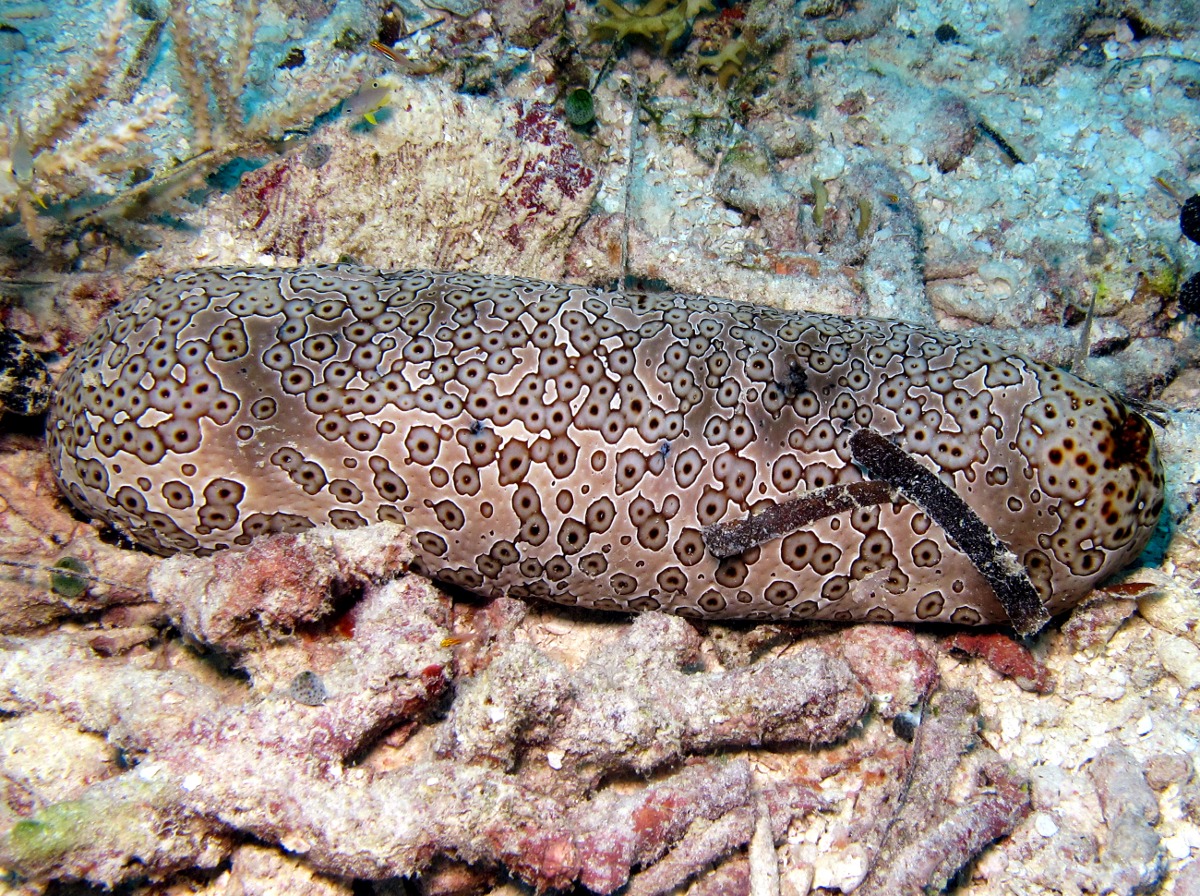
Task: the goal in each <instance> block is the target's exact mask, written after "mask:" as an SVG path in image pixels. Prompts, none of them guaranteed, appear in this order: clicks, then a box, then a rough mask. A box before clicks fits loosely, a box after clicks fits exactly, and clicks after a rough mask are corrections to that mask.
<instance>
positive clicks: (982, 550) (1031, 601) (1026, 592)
mask: <svg viewBox="0 0 1200 896" xmlns="http://www.w3.org/2000/svg"><path fill="white" fill-rule="evenodd" d="M850 453H851V457H853V459H854V462H855V463H856V464H858V465H859V466H861V467H862V468H863V469H864V470H866V471H867V475H869V476H871V477H872V478H873V479H876V480H881V481H883V482H886V483H887V484H888V485H890V486H892V487H894V488H895V489H896V490H897V491H899V492H900V493H901V494H902V495H904V497H906V498H908V499H909V500H910V501H912V502H913V503H914V504H916V505H917V506H918V507H920V508H921V509H922V510H923V511H925V513H927V514H929V516H930V517H931V518H932V519H933V521H934V522H935V523H937V524H938V525H939V526H941V527H942V529H943V530H944V531H945V533H946V534H947V535H948V536H949V537H950V540H951V541H953V542H954V543H955V544H956V545H958V547H959V549H960V550H961V551H962V552H963V553H964V554H966V555H967V556H968V557H969V558H971V562H972V563H973V564H975V568H976V569H977V570H979V574H980V575H982V576H983V577H984V578H985V579H987V580H988V582H989V583H990V584H991V586H992V590H993V591H995V592H996V597H997V598H998V599H999V600H1000V604H1001V606H1003V607H1004V612H1006V613H1007V614H1008V619H1009V621H1010V622H1011V623H1012V626H1013V628H1014V629H1016V631H1017V633H1018V634H1021V635H1032V634H1035V633H1036V632H1038V631H1039V630H1040V629H1041V627H1042V626H1043V625H1045V624H1046V623H1047V622H1048V621H1049V619H1050V614H1049V613H1047V612H1046V608H1045V607H1044V606H1042V601H1041V599H1040V598H1039V597H1038V593H1037V589H1035V588H1034V587H1033V582H1032V581H1030V578H1029V572H1028V571H1027V570H1026V569H1025V567H1024V566H1022V565H1021V561H1020V560H1018V559H1017V555H1016V554H1014V553H1013V552H1012V550H1011V549H1009V547H1008V545H1006V544H1005V543H1004V541H1003V540H1002V539H1001V538H1000V536H999V535H997V534H996V533H995V532H994V531H992V530H991V529H990V528H988V526H987V524H986V523H984V521H983V520H981V519H980V518H979V515H978V514H976V513H975V511H974V510H972V509H971V508H970V506H968V504H967V502H966V501H964V500H963V499H962V498H960V497H959V496H958V495H957V494H955V493H954V490H953V489H952V488H950V487H949V486H948V485H946V484H945V483H944V482H942V480H940V479H939V478H938V477H937V475H936V474H935V473H933V472H932V471H931V470H929V469H927V468H926V467H924V466H922V465H921V464H920V463H919V462H918V461H917V460H916V459H914V458H913V457H912V456H911V455H909V454H906V453H905V452H904V451H903V450H902V449H901V448H899V447H898V446H897V445H895V444H893V443H892V442H891V441H890V440H888V439H887V438H885V437H884V436H881V435H880V434H879V433H877V432H875V431H873V430H870V429H860V430H858V431H857V432H855V433H854V434H853V435H852V436H850Z"/></svg>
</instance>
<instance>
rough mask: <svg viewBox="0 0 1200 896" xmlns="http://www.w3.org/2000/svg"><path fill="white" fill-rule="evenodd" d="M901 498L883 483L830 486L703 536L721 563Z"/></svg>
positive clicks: (710, 529)
mask: <svg viewBox="0 0 1200 896" xmlns="http://www.w3.org/2000/svg"><path fill="white" fill-rule="evenodd" d="M899 498H900V493H899V492H898V491H896V490H895V489H894V488H892V487H891V485H890V484H888V483H887V482H883V481H879V482H847V483H842V484H838V485H827V486H825V487H824V488H818V489H813V490H812V491H810V492H808V493H807V494H805V495H802V496H801V497H799V498H794V499H793V500H791V501H783V502H781V503H779V504H775V505H773V506H771V507H768V508H767V509H765V510H761V511H759V512H757V513H755V514H754V515H753V516H749V517H746V518H745V519H742V520H733V521H731V522H728V523H714V524H713V525H711V526H705V527H704V528H703V529H701V530H700V535H701V537H702V538H703V539H704V546H705V547H706V548H708V552H709V553H710V554H712V555H713V556H714V557H716V558H717V559H718V560H724V559H726V558H727V557H735V556H737V555H738V554H741V553H744V552H745V551H748V550H750V549H751V548H755V547H758V546H759V545H761V544H766V543H767V542H768V541H774V540H775V539H776V538H783V536H785V535H790V534H791V533H793V532H796V531H798V530H799V529H801V528H803V527H804V526H807V525H808V524H809V523H815V522H816V521H817V520H821V519H825V517H829V516H834V515H835V514H839V513H844V512H845V511H847V510H857V509H858V508H860V507H869V506H871V505H874V504H888V503H891V502H895V501H897V500H898V499H899Z"/></svg>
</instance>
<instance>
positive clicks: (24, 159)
mask: <svg viewBox="0 0 1200 896" xmlns="http://www.w3.org/2000/svg"><path fill="white" fill-rule="evenodd" d="M8 155H9V158H10V160H11V162H12V173H13V179H14V180H16V182H17V183H18V184H20V185H21V186H22V187H26V188H28V187H30V186H32V185H33V151H32V150H31V149H30V148H29V138H28V137H27V136H26V135H25V129H24V128H23V127H22V126H21V117H20V116H19V115H14V116H13V134H12V140H11V145H10V146H9V149H8Z"/></svg>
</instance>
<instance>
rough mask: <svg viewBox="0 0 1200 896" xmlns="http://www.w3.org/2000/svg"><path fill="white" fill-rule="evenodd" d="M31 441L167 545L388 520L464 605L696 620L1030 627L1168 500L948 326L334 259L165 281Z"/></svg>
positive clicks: (130, 314) (1141, 426)
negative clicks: (724, 538)
mask: <svg viewBox="0 0 1200 896" xmlns="http://www.w3.org/2000/svg"><path fill="white" fill-rule="evenodd" d="M856 434H858V435H857V437H856ZM47 440H48V444H49V450H50V456H51V459H52V463H53V466H54V470H55V473H56V475H57V476H58V479H59V482H60V483H61V485H62V488H63V490H64V492H65V494H66V495H67V496H68V497H69V499H70V500H71V501H72V502H73V503H74V504H75V505H76V506H77V507H78V508H79V509H80V510H82V511H84V512H86V513H89V514H91V515H92V516H94V517H97V518H99V519H102V520H105V521H107V522H109V523H111V524H113V525H114V526H116V527H117V528H118V529H120V530H122V531H123V532H125V533H126V534H128V536H129V537H131V538H132V539H133V540H134V541H136V542H138V543H140V544H142V545H144V546H146V547H148V548H150V549H152V550H154V551H158V552H160V553H170V552H174V551H192V552H196V553H207V552H211V551H213V550H217V549H220V548H225V547H233V546H237V545H245V544H247V543H249V541H250V540H251V539H252V538H254V537H255V536H256V535H260V534H263V533H267V532H276V531H298V530H300V529H304V528H308V527H310V526H313V525H319V524H326V523H331V524H333V525H335V526H339V527H344V528H350V527H356V526H365V525H367V524H368V523H370V522H372V521H375V520H392V521H396V522H400V523H402V524H404V525H406V526H408V527H409V528H410V530H411V531H413V532H414V533H415V545H416V546H417V548H418V551H419V557H418V560H417V564H418V566H419V571H421V572H425V573H427V574H429V575H431V576H433V577H434V578H437V579H439V580H441V581H443V582H449V583H452V584H455V585H459V586H461V587H464V588H466V589H469V590H470V591H474V592H477V593H480V594H483V595H498V594H508V595H510V596H514V597H526V598H528V597H536V598H543V599H546V600H550V601H555V602H559V603H565V604H573V605H579V606H586V607H596V608H602V609H609V610H649V609H663V610H668V611H670V612H674V613H679V614H682V615H689V616H697V617H700V616H703V617H710V618H746V619H803V618H822V619H833V620H843V621H849V620H861V619H866V620H883V621H891V620H895V621H915V620H922V621H929V620H933V621H943V622H953V623H960V624H968V625H971V624H983V623H992V622H1005V621H1011V622H1013V624H1014V625H1015V626H1016V627H1017V628H1018V630H1033V629H1035V628H1037V627H1038V626H1040V624H1041V621H1042V620H1044V619H1045V618H1047V614H1053V613H1057V612H1059V611H1061V610H1063V609H1065V608H1067V607H1069V606H1071V605H1073V604H1074V603H1076V602H1077V601H1078V600H1080V599H1081V598H1082V597H1083V596H1084V595H1086V594H1087V593H1088V592H1089V590H1090V589H1091V588H1092V586H1093V585H1094V584H1095V583H1097V582H1098V581H1100V580H1101V579H1103V578H1105V577H1107V576H1109V575H1111V574H1112V573H1114V572H1116V571H1117V570H1119V569H1121V568H1122V567H1124V566H1126V565H1127V564H1129V563H1130V562H1131V561H1132V560H1133V559H1134V558H1135V557H1136V556H1137V555H1138V554H1139V553H1140V552H1141V550H1142V548H1143V547H1144V546H1145V544H1146V542H1147V540H1148V539H1149V537H1150V535H1151V533H1152V531H1153V530H1154V527H1155V524H1156V522H1157V519H1158V516H1159V513H1160V511H1161V509H1162V504H1163V484H1164V481H1163V474H1162V468H1161V466H1160V464H1159V460H1158V454H1157V449H1156V447H1155V442H1154V438H1153V434H1152V432H1151V429H1150V426H1149V424H1148V423H1147V422H1146V420H1145V419H1143V418H1142V417H1141V416H1140V415H1138V414H1137V413H1135V412H1134V411H1132V410H1131V409H1130V408H1128V407H1127V406H1126V405H1125V404H1123V403H1122V402H1121V401H1120V400H1119V399H1117V398H1115V397H1114V396H1112V395H1111V394H1109V393H1108V392H1106V391H1104V390H1102V389H1099V388H1097V387H1095V386H1092V385H1089V384H1088V383H1085V382H1083V381H1082V380H1079V379H1077V378H1076V377H1074V376H1072V375H1071V374H1069V373H1065V372H1063V371H1060V370H1056V369H1054V368H1051V367H1048V366H1046V365H1043V364H1040V363H1037V362H1035V361H1031V360H1029V359H1026V358H1022V357H1020V356H1014V355H1010V354H1009V353H1007V352H1005V351H1004V350H1003V349H1000V348H998V347H997V346H995V345H991V344H988V343H984V342H978V341H974V340H971V339H969V338H965V337H963V336H958V335H954V334H950V333H945V332H941V331H938V330H935V329H930V328H927V327H922V326H918V325H915V324H911V323H904V322H897V321H884V320H851V319H846V318H839V317H832V316H828V315H819V314H800V313H792V312H785V311H778V310H774V309H771V308H765V307H760V306H756V305H752V304H747V303H742V302H732V301H726V300H723V299H716V298H709V297H702V296H688V295H678V294H667V293H663V294H649V295H647V294H637V293H623V292H605V291H602V290H598V289H591V288H585V287H580V286H569V285H554V284H549V283H542V282H538V281H534V280H525V279H520V278H515V277H490V276H482V275H477V274H469V273H432V272H427V271H397V272H386V273H381V272H378V271H374V270H369V269H365V268H359V267H353V266H348V265H331V266H315V267H305V268H298V269H293V270H281V269H273V268H252V269H233V268H229V269H207V270H197V271H185V272H181V273H178V274H176V275H174V276H171V277H167V278H163V279H160V280H158V281H156V282H155V283H153V284H152V285H151V286H149V287H148V288H147V289H146V290H144V291H143V292H141V293H140V294H138V295H136V296H134V297H132V298H130V299H129V300H127V301H125V302H124V303H122V304H121V305H120V306H118V307H117V308H116V309H114V310H113V311H112V312H111V313H110V314H109V315H107V316H106V317H105V318H104V320H103V321H102V322H101V324H100V326H99V328H98V329H97V330H96V332H95V333H93V334H92V335H91V337H90V338H89V339H88V340H87V341H86V342H85V343H84V344H83V345H82V346H81V347H80V348H79V350H78V351H77V352H76V353H75V355H74V357H73V358H72V360H71V363H70V365H69V367H68V368H67V370H66V372H65V374H64V375H63V377H62V379H61V381H60V382H59V383H58V385H57V388H56V391H55V394H54V398H53V403H52V407H51V412H50V416H49V421H48V426H47ZM914 466H915V467H917V468H918V469H916V470H914V469H913V467H914ZM922 471H924V475H923V476H922ZM939 483H940V485H939ZM922 495H924V497H922ZM960 507H966V508H968V509H969V513H970V515H972V516H973V517H975V522H974V523H964V524H962V525H957V526H956V525H955V524H954V523H953V522H952V521H951V520H950V519H949V517H951V516H953V515H954V514H955V512H956V511H955V508H960ZM789 508H790V511H791V513H790V516H789V513H788V510H789ZM756 521H757V527H756ZM764 521H766V522H764ZM755 528H756V537H754V538H753V539H752V541H751V542H747V544H746V545H742V546H741V547H739V548H737V552H736V553H732V554H730V552H729V551H725V552H724V553H723V552H721V551H720V550H717V549H716V548H715V547H713V546H711V545H712V544H715V542H713V538H714V536H715V535H717V534H719V533H720V532H722V531H723V530H730V531H735V532H736V531H738V530H739V529H755ZM964 533H965V534H964ZM956 538H967V539H968V540H970V541H971V542H972V543H971V544H963V545H959V544H958V543H957V542H956V540H955V539H956ZM747 545H748V546H747ZM1006 577H1007V578H1006ZM1000 580H1007V581H1009V584H1010V585H1012V587H1013V588H1014V589H1015V591H1014V593H1017V592H1021V593H1023V594H1026V596H1028V595H1031V594H1034V593H1036V599H1037V600H1036V601H1035V602H1036V603H1040V606H1034V607H1032V608H1031V607H1030V606H1029V605H1028V602H1026V603H1025V604H1023V605H1021V606H1019V607H1018V610H1017V613H1018V615H1020V614H1025V615H1024V618H1017V617H1016V616H1013V615H1012V613H1013V610H1012V605H1010V606H1006V602H1005V601H1002V600H1001V599H998V597H997V590H996V589H997V587H998V586H997V582H998V581H1000ZM1005 587H1007V586H1005ZM1031 589H1032V590H1031ZM1001 590H1003V589H1001ZM1010 603H1011V602H1010ZM1018 603H1019V602H1018Z"/></svg>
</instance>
